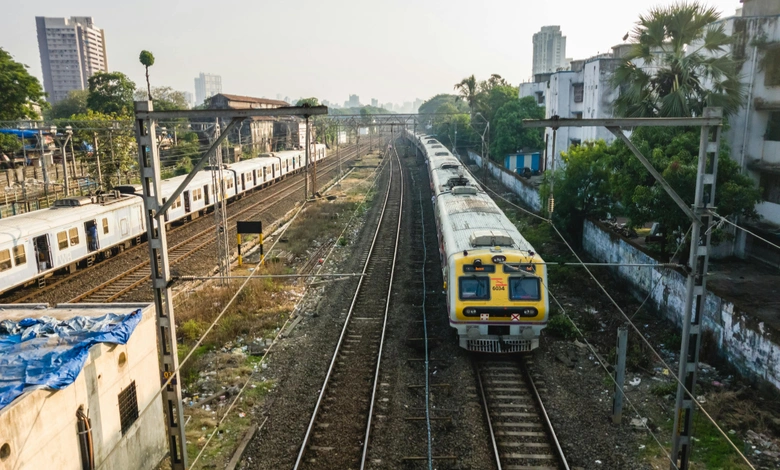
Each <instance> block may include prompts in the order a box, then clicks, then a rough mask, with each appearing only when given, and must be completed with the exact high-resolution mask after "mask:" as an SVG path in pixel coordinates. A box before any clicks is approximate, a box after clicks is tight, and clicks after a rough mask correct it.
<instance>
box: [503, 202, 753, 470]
mask: <svg viewBox="0 0 780 470" xmlns="http://www.w3.org/2000/svg"><path fill="white" fill-rule="evenodd" d="M488 189H490V188H488ZM490 191H491V192H493V193H494V194H496V195H497V196H498V197H499V198H501V199H502V200H504V201H505V202H507V203H508V204H510V205H511V206H513V207H516V208H518V209H520V210H521V211H523V212H525V213H527V214H529V215H532V216H534V217H536V218H538V219H541V220H544V221H545V222H548V223H549V224H550V226H551V227H552V228H553V230H555V233H556V234H557V235H558V237H559V238H560V239H561V240H562V241H563V243H564V244H565V245H566V247H567V248H568V249H569V251H570V252H571V253H572V254H573V255H574V257H575V258H577V261H578V263H579V264H581V265H582V267H583V268H584V269H585V271H587V273H588V275H589V276H590V277H591V279H593V281H594V282H595V283H596V284H597V285H598V287H599V289H600V290H601V291H602V292H603V293H604V295H606V296H607V298H608V299H609V300H610V302H611V303H612V305H614V306H615V308H617V309H618V311H619V312H620V314H621V315H622V316H623V317H624V318H625V319H626V322H627V323H628V324H629V325H630V326H631V328H632V329H633V330H634V331H635V332H636V333H637V335H638V336H639V337H640V338H641V339H642V341H643V342H644V343H645V344H646V345H647V346H648V347H649V348H650V350H651V351H652V352H653V354H654V355H655V357H656V358H657V359H658V360H659V361H660V362H661V363H662V364H663V365H664V367H666V368H667V369H668V370H670V371H671V370H674V369H672V368H671V366H669V364H667V363H666V361H665V360H664V359H663V357H661V355H660V354H659V353H658V351H656V349H655V348H654V347H653V345H652V344H650V341H649V340H648V339H647V338H645V336H644V335H643V334H642V332H641V331H640V330H639V328H638V327H637V326H636V325H635V324H634V322H633V321H632V320H631V318H630V317H629V316H628V315H627V314H626V313H625V311H623V309H622V308H621V307H620V305H618V303H617V302H616V301H615V299H614V298H613V297H612V296H611V295H610V294H609V292H608V291H607V289H606V288H605V287H604V285H603V284H601V282H599V280H598V279H597V278H596V276H594V275H593V273H592V272H591V271H590V269H588V267H587V266H586V265H585V263H583V261H582V259H581V258H580V256H579V255H578V254H577V252H576V251H574V248H572V247H571V245H570V244H569V242H568V241H567V240H566V238H565V237H564V236H563V234H562V233H561V232H560V231H559V230H558V227H556V226H555V224H554V223H553V222H552V220H551V219H547V218H544V217H542V216H539V215H537V214H534V213H532V212H530V211H528V210H527V209H525V208H523V207H520V206H519V205H518V204H515V203H513V202H511V201H509V200H507V199H506V198H504V197H503V196H501V195H499V194H498V193H496V192H495V191H493V190H492V189H490ZM674 378H675V381H676V382H677V384H678V385H679V386H681V387H682V389H683V391H684V392H685V394H686V395H688V396H689V397H690V398H691V402H692V403H693V404H694V405H695V406H696V407H697V408H699V410H701V412H702V413H703V414H704V415H705V416H706V417H707V419H708V420H709V421H710V422H711V423H712V424H713V425H714V426H715V428H716V429H717V430H718V432H719V433H720V434H721V435H722V436H723V437H724V438H725V439H726V441H727V442H728V443H729V445H730V446H731V448H733V449H734V450H735V451H736V452H737V454H739V456H740V457H741V458H742V460H743V461H744V462H745V463H746V464H747V465H748V466H749V467H750V468H751V469H753V470H755V467H754V466H753V464H752V463H751V462H750V460H748V458H747V457H746V456H745V454H744V453H742V451H740V450H739V448H738V447H737V446H736V444H734V442H732V440H731V439H730V438H729V437H728V434H726V432H725V431H723V428H721V427H720V425H719V424H718V423H717V422H716V421H715V419H714V418H713V417H712V416H711V415H710V414H709V413H708V412H707V410H706V409H705V408H704V406H703V405H702V404H701V403H699V401H698V400H697V399H696V397H694V396H693V394H692V393H691V391H690V390H688V387H686V386H685V384H683V383H682V382H681V381H680V379H679V377H677V376H676V375H675V376H674Z"/></svg>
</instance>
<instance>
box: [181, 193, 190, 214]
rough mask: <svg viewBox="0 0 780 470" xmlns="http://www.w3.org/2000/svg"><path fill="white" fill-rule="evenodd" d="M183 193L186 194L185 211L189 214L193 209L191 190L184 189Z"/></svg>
mask: <svg viewBox="0 0 780 470" xmlns="http://www.w3.org/2000/svg"><path fill="white" fill-rule="evenodd" d="M183 194H184V213H185V214H189V213H190V212H191V211H192V209H191V207H192V206H191V205H190V192H189V191H184V193H183Z"/></svg>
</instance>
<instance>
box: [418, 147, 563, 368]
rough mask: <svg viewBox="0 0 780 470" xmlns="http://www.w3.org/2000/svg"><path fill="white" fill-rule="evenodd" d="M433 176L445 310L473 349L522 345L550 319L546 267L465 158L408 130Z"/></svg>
mask: <svg viewBox="0 0 780 470" xmlns="http://www.w3.org/2000/svg"><path fill="white" fill-rule="evenodd" d="M410 137H411V139H412V142H413V143H414V145H415V146H416V147H417V148H418V149H419V150H420V151H421V152H423V155H424V156H425V158H426V162H427V169H428V173H429V176H430V180H431V190H432V194H433V201H434V213H435V220H436V229H437V234H438V241H439V254H440V257H441V263H442V272H443V278H444V282H445V285H444V289H445V291H446V297H447V313H448V317H449V323H450V326H451V327H453V328H454V329H455V330H456V331H457V334H458V339H459V345H460V346H461V347H462V348H464V349H467V350H470V351H478V352H489V353H514V352H525V351H530V350H532V349H535V348H537V347H538V346H539V336H540V334H541V330H542V329H543V328H545V326H546V325H547V317H548V310H549V299H548V294H547V288H546V286H547V270H546V267H545V265H544V261H543V259H542V258H541V256H540V255H539V254H538V253H536V251H535V250H534V248H533V247H532V246H531V244H530V243H528V241H527V240H526V239H525V238H524V237H523V236H522V235H521V234H520V232H519V231H518V230H517V228H516V227H515V225H514V224H513V223H512V222H511V221H510V220H509V219H508V218H507V217H506V215H504V213H503V212H502V211H501V209H500V208H499V207H498V206H497V205H496V204H495V202H494V201H493V200H492V199H491V198H490V197H489V196H488V195H487V194H486V193H485V192H484V190H483V189H482V188H481V186H480V185H479V183H478V182H477V180H476V179H475V178H474V177H473V175H472V174H471V173H470V172H469V171H468V169H467V168H465V167H464V166H463V165H462V163H461V162H460V160H458V159H457V158H456V157H455V156H454V155H452V154H451V153H450V152H449V151H448V150H447V149H446V148H445V147H444V146H443V145H441V144H440V143H439V142H438V141H437V140H436V139H435V138H433V137H431V136H414V135H411V136H410Z"/></svg>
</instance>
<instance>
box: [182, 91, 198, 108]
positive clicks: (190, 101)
mask: <svg viewBox="0 0 780 470" xmlns="http://www.w3.org/2000/svg"><path fill="white" fill-rule="evenodd" d="M183 93H184V101H186V102H187V106H188V107H190V108H194V107H195V95H193V94H192V93H191V92H189V91H185V92H183Z"/></svg>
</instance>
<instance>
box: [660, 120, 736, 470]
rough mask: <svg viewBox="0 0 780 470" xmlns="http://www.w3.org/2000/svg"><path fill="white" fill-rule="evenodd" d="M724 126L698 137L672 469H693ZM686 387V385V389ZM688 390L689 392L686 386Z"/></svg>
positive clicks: (707, 129) (704, 130) (703, 130)
mask: <svg viewBox="0 0 780 470" xmlns="http://www.w3.org/2000/svg"><path fill="white" fill-rule="evenodd" d="M703 117H705V118H708V117H711V118H722V117H723V110H722V108H704V116H703ZM721 129H722V126H721V125H714V126H702V127H701V133H700V136H699V166H698V170H697V172H696V196H695V200H694V203H693V214H694V216H695V217H693V221H692V222H693V227H692V229H691V253H690V257H689V258H688V267H689V269H690V272H689V273H688V282H687V284H686V286H685V287H686V293H685V319H684V320H683V331H682V341H681V345H680V368H679V371H678V373H677V379H678V381H679V382H678V384H677V397H676V400H675V405H674V411H675V413H674V428H673V436H672V459H673V460H674V461H673V462H672V463H671V465H670V468H672V469H675V468H676V469H679V470H688V469H689V468H690V457H691V440H692V439H691V438H692V437H693V411H694V409H695V407H696V404H695V403H694V401H693V400H694V398H692V397H695V396H696V395H695V394H694V392H693V389H694V387H695V386H696V374H697V369H698V367H699V347H700V346H701V333H702V332H701V319H702V316H703V315H704V308H705V303H706V295H707V290H706V289H707V268H708V265H709V258H710V238H711V236H712V231H711V230H709V229H710V226H711V224H712V216H711V215H710V213H709V210H710V209H712V210H714V209H715V182H716V181H717V178H718V150H719V148H720V132H721ZM683 386H685V388H683ZM686 388H687V389H688V392H689V393H690V395H688V394H687V393H686V391H685V389H686Z"/></svg>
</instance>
